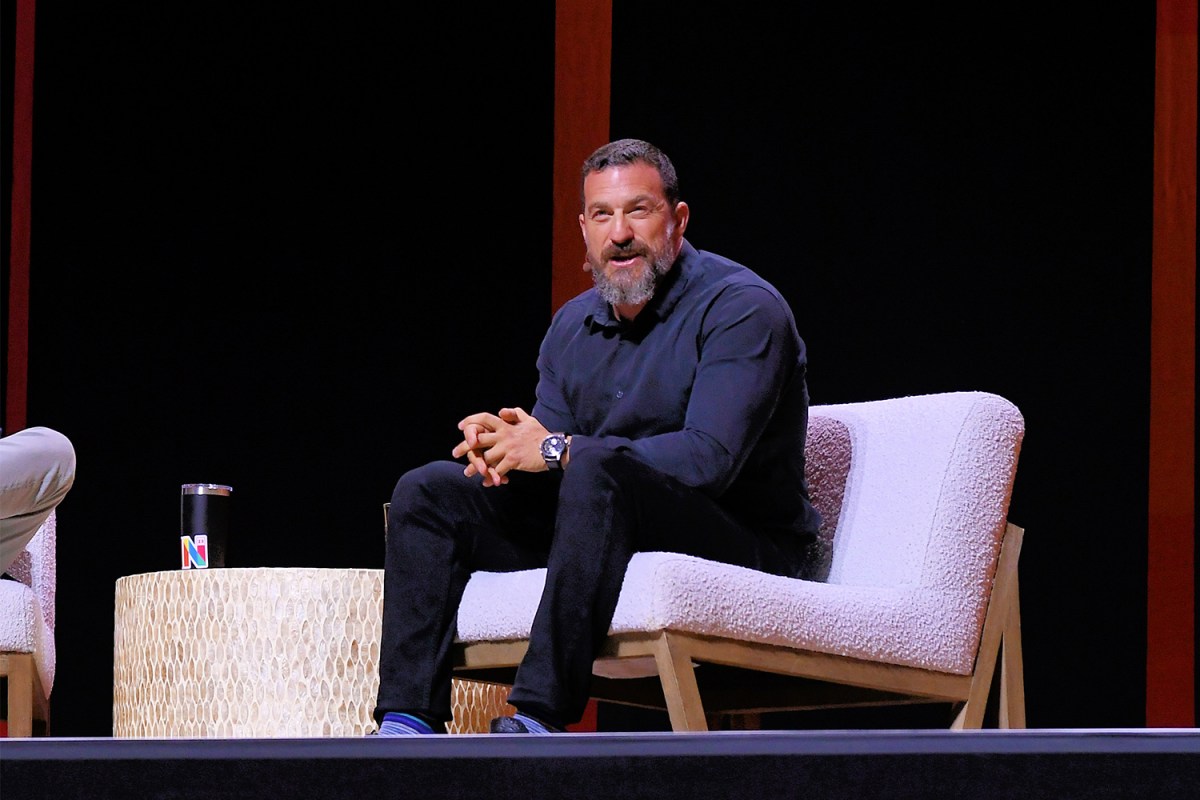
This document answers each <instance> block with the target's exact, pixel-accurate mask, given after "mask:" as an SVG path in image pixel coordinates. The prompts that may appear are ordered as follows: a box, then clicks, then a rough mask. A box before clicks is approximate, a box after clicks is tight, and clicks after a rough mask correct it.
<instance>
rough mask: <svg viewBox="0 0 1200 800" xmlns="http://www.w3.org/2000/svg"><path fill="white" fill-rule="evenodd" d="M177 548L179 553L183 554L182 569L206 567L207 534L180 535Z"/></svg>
mask: <svg viewBox="0 0 1200 800" xmlns="http://www.w3.org/2000/svg"><path fill="white" fill-rule="evenodd" d="M179 549H180V555H182V556H183V567H182V568H183V569H208V535H207V534H204V533H198V534H196V535H195V536H180V537H179Z"/></svg>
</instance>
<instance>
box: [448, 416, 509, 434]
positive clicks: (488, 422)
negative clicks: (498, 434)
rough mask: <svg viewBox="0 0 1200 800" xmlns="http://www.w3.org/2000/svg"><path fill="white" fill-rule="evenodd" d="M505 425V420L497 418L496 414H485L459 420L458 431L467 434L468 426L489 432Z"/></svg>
mask: <svg viewBox="0 0 1200 800" xmlns="http://www.w3.org/2000/svg"><path fill="white" fill-rule="evenodd" d="M503 424H504V420H502V419H500V417H498V416H496V415H495V414H488V413H486V412H483V413H479V414H472V415H471V416H469V417H463V419H461V420H459V423H458V429H459V430H460V431H463V432H464V433H465V432H466V430H467V426H468V425H478V426H480V427H482V428H485V429H487V430H489V431H494V430H496V429H497V428H499V427H500V426H501V425H503Z"/></svg>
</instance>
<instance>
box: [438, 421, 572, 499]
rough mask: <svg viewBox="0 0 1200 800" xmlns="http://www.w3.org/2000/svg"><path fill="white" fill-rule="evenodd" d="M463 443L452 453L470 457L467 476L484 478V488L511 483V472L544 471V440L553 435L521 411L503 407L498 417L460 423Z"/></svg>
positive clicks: (465, 471)
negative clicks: (509, 474)
mask: <svg viewBox="0 0 1200 800" xmlns="http://www.w3.org/2000/svg"><path fill="white" fill-rule="evenodd" d="M458 429H459V430H460V431H462V434H463V440H462V441H461V442H459V443H458V445H457V446H456V447H455V448H454V450H453V451H452V452H453V454H454V457H455V458H462V457H463V456H466V457H467V466H466V468H465V469H464V470H463V474H464V475H466V476H467V477H468V478H470V477H472V476H474V475H482V476H483V485H484V486H501V485H503V484H505V483H508V473H509V472H512V471H513V470H514V469H515V470H520V471H522V472H541V471H543V470H545V469H546V461H545V459H543V458H542V440H543V439H545V438H546V436H547V435H549V433H550V432H549V431H548V430H546V429H545V428H544V427H543V426H542V423H540V422H538V421H537V420H536V419H534V418H533V417H531V416H529V415H528V414H526V413H525V411H524V410H522V409H520V408H502V409H500V413H499V415H496V414H488V413H482V414H472V415H471V416H469V417H466V418H464V419H463V420H462V421H461V422H459V423H458Z"/></svg>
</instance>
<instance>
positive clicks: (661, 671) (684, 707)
mask: <svg viewBox="0 0 1200 800" xmlns="http://www.w3.org/2000/svg"><path fill="white" fill-rule="evenodd" d="M654 663H655V665H656V666H657V667H658V678H659V680H660V681H662V689H663V697H664V698H666V701H667V713H668V714H669V715H670V718H671V729H672V730H674V731H707V730H708V722H707V721H706V719H705V717H704V705H703V703H701V702H700V687H699V686H697V685H696V670H695V667H693V666H692V657H691V654H689V653H688V652H687V648H685V647H683V646H682V645H681V644H680V643H679V641H678V639H676V638H674V637H672V636H671V634H670V633H668V632H666V631H664V632H663V634H662V636H661V637H660V638H659V640H658V642H656V643H655V646H654Z"/></svg>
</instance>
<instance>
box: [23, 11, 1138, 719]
mask: <svg viewBox="0 0 1200 800" xmlns="http://www.w3.org/2000/svg"><path fill="white" fill-rule="evenodd" d="M614 5H615V9H614V39H613V87H612V97H613V105H612V134H613V135H614V136H627V135H633V136H641V137H643V138H647V139H650V140H652V141H655V142H657V143H658V144H660V145H661V146H662V147H663V148H664V149H666V150H667V151H668V152H669V153H670V154H671V155H672V156H673V157H674V159H675V161H676V163H677V166H678V167H679V169H680V173H681V179H682V184H683V191H684V196H685V198H686V199H687V200H688V201H689V202H690V203H691V205H692V221H691V226H690V237H689V238H690V239H691V241H692V242H693V243H694V244H696V245H697V246H699V247H702V248H705V249H711V250H715V251H718V252H721V253H723V254H724V255H728V256H730V257H732V258H735V259H737V260H740V261H742V262H744V263H746V264H747V265H749V266H751V267H753V268H755V269H757V270H758V271H760V272H761V273H762V274H763V275H765V276H766V277H767V278H768V279H770V280H772V281H773V282H775V283H776V284H777V285H778V286H779V288H780V289H781V290H782V291H783V293H784V294H785V296H787V297H788V298H789V300H790V301H791V302H792V305H793V307H794V309H795V310H796V313H797V318H798V320H799V324H800V328H801V333H802V335H803V336H804V337H805V339H806V341H807V343H808V345H809V352H810V360H811V371H810V375H811V390H812V395H813V402H814V403H818V404H824V403H836V402H846V401H857V400H869V399H878V398H883V397H888V396H895V395H900V394H917V393H925V392H933V391H945V390H986V391H994V392H997V393H999V394H1002V395H1005V396H1006V397H1008V398H1009V399H1011V400H1013V401H1014V402H1015V403H1017V405H1018V406H1020V407H1021V408H1022V410H1023V412H1024V413H1025V416H1026V421H1027V426H1028V434H1027V438H1026V442H1025V448H1024V451H1023V453H1022V461H1021V465H1020V467H1019V469H1018V477H1017V484H1016V493H1015V496H1014V500H1013V510H1012V518H1013V520H1014V521H1015V522H1016V523H1018V524H1020V525H1023V526H1025V527H1026V528H1027V539H1026V547H1025V551H1024V554H1023V556H1022V609H1023V622H1024V633H1025V657H1026V679H1027V696H1028V705H1029V723H1030V725H1031V726H1033V727H1088V726H1136V725H1141V724H1143V722H1144V712H1143V704H1144V683H1145V669H1144V664H1143V661H1144V658H1145V644H1144V642H1145V621H1144V617H1145V612H1146V608H1145V572H1146V570H1145V562H1146V553H1145V548H1146V545H1145V539H1146V534H1145V531H1146V514H1147V508H1146V474H1147V455H1146V448H1147V433H1146V430H1147V415H1148V408H1149V386H1148V377H1149V369H1148V363H1149V362H1148V344H1149V278H1150V221H1151V218H1150V211H1151V202H1150V201H1151V188H1152V172H1151V168H1152V163H1151V155H1152V138H1151V135H1152V129H1153V128H1152V126H1153V56H1154V10H1153V5H1152V4H1150V5H1146V4H1141V6H1140V7H1138V8H1136V9H1133V10H1130V9H1124V8H1112V7H1110V8H1109V9H1108V10H1102V9H1098V8H1092V9H1089V12H1088V14H1089V16H1088V17H1087V18H1082V17H1078V16H1074V15H1071V14H1068V13H1067V12H1065V11H1062V12H1047V11H1045V10H1042V11H1038V12H1037V15H1036V16H1033V15H1022V14H1020V13H1018V11H1017V10H1015V9H1014V8H1013V7H1011V6H1009V7H1006V10H1005V11H1004V12H1003V13H1002V12H1001V11H999V10H991V11H988V10H980V11H976V12H974V13H973V14H972V16H970V17H968V16H963V17H961V18H956V17H953V16H946V15H945V14H944V13H939V14H937V15H935V14H932V13H925V14H921V13H914V12H913V11H912V10H911V9H905V10H904V11H903V12H900V11H894V12H890V13H889V14H887V15H885V16H878V14H877V13H876V12H872V15H871V16H869V17H868V16H865V15H863V14H861V13H860V12H850V11H845V12H842V11H836V12H835V11H828V10H813V9H792V10H791V11H790V12H789V14H788V15H786V16H775V15H774V14H773V13H769V12H766V11H755V10H753V9H749V10H747V9H739V10H738V11H736V12H734V11H730V10H728V8H726V9H725V10H722V11H720V12H717V11H696V10H690V9H685V8H680V7H678V6H677V5H670V6H669V5H667V4H657V3H637V4H633V3H626V2H616V3H615V4H614ZM280 9H282V10H278V11H271V12H267V11H265V10H262V9H257V10H256V9H253V8H239V9H237V10H236V12H230V13H229V14H227V15H217V14H215V13H214V12H212V11H211V10H210V9H209V8H208V7H201V6H199V5H193V6H187V7H184V8H180V7H176V6H174V5H165V6H160V5H150V4H146V5H145V6H144V7H141V8H139V9H136V10H131V9H127V8H126V7H116V8H114V7H105V8H99V7H97V8H92V7H86V6H85V7H79V6H76V7H73V8H71V9H70V10H69V11H67V10H65V9H64V8H63V7H61V6H54V5H50V4H41V5H40V6H39V8H38V21H37V34H38V40H37V72H36V78H37V85H36V103H37V105H36V118H35V142H34V230H33V233H34V245H33V248H34V249H33V255H32V258H33V270H32V276H33V287H32V292H33V299H32V307H31V315H32V318H31V339H32V345H31V359H30V361H31V372H30V406H29V409H30V411H29V424H31V425H33V424H47V425H51V426H54V427H57V428H59V429H61V430H63V431H64V432H66V433H67V434H68V435H70V436H71V437H72V439H73V440H74V441H75V443H76V445H77V448H78V452H79V462H80V466H79V479H78V482H77V484H76V487H75V489H74V490H73V492H72V494H71V495H70V496H69V498H68V499H67V501H66V502H64V504H63V506H62V507H61V508H60V512H59V514H60V520H61V527H60V551H59V559H60V571H59V600H58V606H59V617H58V647H59V660H58V679H57V683H56V687H55V691H54V733H55V734H56V735H63V736H105V735H110V734H111V685H112V684H111V679H112V674H111V666H110V662H111V659H110V654H111V651H112V610H113V609H112V599H113V583H114V581H115V580H116V578H118V577H120V576H121V575H126V574H133V573H137V572H144V571H151V570H158V569H170V568H173V567H174V566H176V559H177V553H176V551H177V544H176V539H175V537H176V535H177V531H176V530H175V529H176V527H177V520H178V508H179V505H178V503H179V501H178V491H179V489H178V487H179V484H181V483H185V482H194V481H205V482H207V481H212V482H222V483H229V484H231V485H233V486H234V492H235V494H234V502H235V506H234V528H235V535H234V537H233V539H232V542H231V545H230V553H229V562H230V563H231V564H232V565H235V566H257V565H270V566H356V567H378V566H381V565H382V540H381V535H382V534H381V528H380V521H381V513H380V504H381V503H382V502H383V501H384V500H386V499H387V497H388V495H389V493H390V490H391V486H392V485H393V483H394V481H395V479H396V478H397V477H398V476H399V474H400V473H401V472H402V471H403V470H404V469H407V468H408V467H410V466H413V465H415V464H417V463H421V462H423V461H426V460H428V459H430V458H434V457H441V456H443V455H445V454H446V453H447V451H448V449H449V447H450V446H451V445H452V444H453V441H454V430H453V423H454V421H455V420H457V419H458V418H459V417H460V416H462V415H463V414H465V413H468V412H471V411H475V410H478V409H481V408H494V407H497V406H499V405H501V404H510V403H524V404H528V403H530V402H531V395H532V385H533V377H534V369H533V360H534V356H535V352H536V347H537V343H538V341H539V339H540V337H541V334H542V331H543V329H544V326H545V324H546V322H547V320H548V318H549V313H550V299H549V296H550V295H549V288H550V224H551V216H550V215H551V196H550V185H551V164H552V152H551V150H552V146H553V107H552V99H553V79H554V76H553V47H554V42H553V33H554V28H553V24H554V9H553V4H551V3H546V2H543V3H540V4H517V5H515V6H513V5H511V4H510V5H508V6H505V7H504V8H503V9H502V10H501V9H498V8H497V9H491V8H489V7H482V6H481V7H475V6H472V7H470V10H469V11H463V10H461V9H457V8H446V9H439V8H422V7H413V6H406V7H405V9H404V10H403V12H395V13H390V14H385V13H381V12H378V11H375V10H372V11H370V12H364V11H358V12H355V11H352V10H347V9H344V8H337V9H336V10H335V9H334V8H333V7H329V8H324V9H319V10H318V9H317V7H315V6H308V5H306V4H301V5H298V6H292V7H286V8H285V7H282V6H281V7H280ZM975 14H980V15H983V16H975ZM989 14H990V15H991V16H988V15H989ZM597 144H598V143H597Z"/></svg>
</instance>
